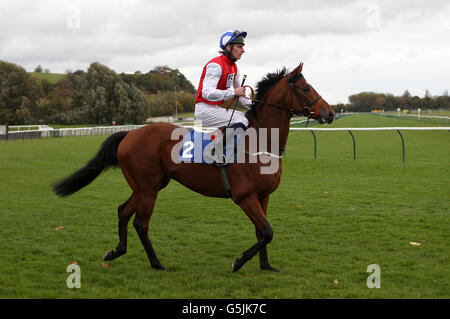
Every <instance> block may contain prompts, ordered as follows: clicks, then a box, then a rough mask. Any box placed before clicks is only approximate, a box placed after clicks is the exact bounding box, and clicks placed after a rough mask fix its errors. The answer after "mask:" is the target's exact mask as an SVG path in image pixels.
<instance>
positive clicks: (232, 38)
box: [219, 30, 247, 50]
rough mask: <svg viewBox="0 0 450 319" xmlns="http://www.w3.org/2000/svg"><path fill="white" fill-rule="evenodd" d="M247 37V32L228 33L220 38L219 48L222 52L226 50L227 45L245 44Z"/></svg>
mask: <svg viewBox="0 0 450 319" xmlns="http://www.w3.org/2000/svg"><path fill="white" fill-rule="evenodd" d="M246 36H247V32H245V31H242V32H241V31H239V30H234V31H231V30H230V31H226V32H224V33H223V34H222V36H221V37H220V42H219V46H220V48H221V49H222V50H225V48H226V47H227V45H229V44H245V43H244V38H245V37H246Z"/></svg>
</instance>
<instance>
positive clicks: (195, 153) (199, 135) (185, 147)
mask: <svg viewBox="0 0 450 319" xmlns="http://www.w3.org/2000/svg"><path fill="white" fill-rule="evenodd" d="M242 132H243V130H239V131H237V132H235V133H236V136H234V138H233V143H232V145H224V146H223V154H224V156H225V158H226V162H227V163H228V162H232V161H233V158H234V153H235V151H234V150H235V145H237V143H239V140H240V137H241V135H242ZM224 133H225V132H224ZM224 133H222V132H220V130H216V131H214V132H205V131H199V130H196V129H191V130H189V131H188V132H187V133H186V135H185V136H184V137H183V141H182V147H181V149H180V152H179V158H178V159H179V161H180V162H182V163H202V164H214V162H213V161H211V158H208V157H207V158H206V159H205V153H206V152H208V151H210V149H211V148H212V147H213V145H212V144H211V143H212V142H213V141H215V140H216V138H219V136H220V135H221V134H224Z"/></svg>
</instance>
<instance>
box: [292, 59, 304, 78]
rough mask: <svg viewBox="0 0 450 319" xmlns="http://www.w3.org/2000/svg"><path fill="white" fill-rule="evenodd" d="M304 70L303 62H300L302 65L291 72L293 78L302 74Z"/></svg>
mask: <svg viewBox="0 0 450 319" xmlns="http://www.w3.org/2000/svg"><path fill="white" fill-rule="evenodd" d="M302 69H303V62H300V64H299V65H298V66H297V67H296V68H295V69H294V70H293V71H292V72H291V76H292V77H295V76H296V75H297V74H298V73H300V72H302Z"/></svg>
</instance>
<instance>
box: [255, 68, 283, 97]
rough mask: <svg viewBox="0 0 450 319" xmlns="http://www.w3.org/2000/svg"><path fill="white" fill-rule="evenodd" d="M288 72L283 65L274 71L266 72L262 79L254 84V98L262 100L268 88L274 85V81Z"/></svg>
mask: <svg viewBox="0 0 450 319" xmlns="http://www.w3.org/2000/svg"><path fill="white" fill-rule="evenodd" d="M288 73H289V71H288V70H287V69H286V68H285V67H283V68H282V69H281V70H277V71H276V72H273V73H267V75H266V76H265V77H263V78H262V80H261V81H259V82H258V84H256V95H255V98H256V99H257V100H262V98H263V97H264V95H266V93H267V92H268V91H269V89H270V88H271V87H272V86H274V85H275V83H277V82H278V81H280V80H281V79H282V78H283V77H285V76H286V75H287V74H288Z"/></svg>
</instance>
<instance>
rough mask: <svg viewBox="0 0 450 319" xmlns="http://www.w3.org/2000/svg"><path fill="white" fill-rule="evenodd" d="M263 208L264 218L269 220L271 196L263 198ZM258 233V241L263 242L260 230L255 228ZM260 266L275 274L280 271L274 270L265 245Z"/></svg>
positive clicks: (260, 254)
mask: <svg viewBox="0 0 450 319" xmlns="http://www.w3.org/2000/svg"><path fill="white" fill-rule="evenodd" d="M260 203H261V207H262V209H263V211H264V216H265V217H266V218H267V206H268V204H269V195H267V196H265V197H263V198H262V199H260ZM255 232H256V238H257V239H258V241H260V240H262V234H261V232H259V231H258V229H257V228H256V227H255ZM259 266H260V268H261V269H263V270H271V271H275V272H279V270H278V269H275V268H273V267H272V266H271V265H270V263H269V256H268V255H267V246H266V245H264V246H262V247H261V249H260V250H259Z"/></svg>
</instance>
